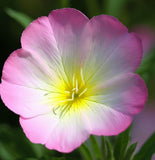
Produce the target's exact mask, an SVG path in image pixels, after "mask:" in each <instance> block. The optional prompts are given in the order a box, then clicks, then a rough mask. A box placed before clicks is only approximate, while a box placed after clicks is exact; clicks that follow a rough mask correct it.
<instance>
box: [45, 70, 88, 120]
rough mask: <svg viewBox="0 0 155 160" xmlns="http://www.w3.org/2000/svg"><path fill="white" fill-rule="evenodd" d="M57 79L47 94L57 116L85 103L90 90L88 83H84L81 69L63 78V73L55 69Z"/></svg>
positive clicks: (75, 109) (74, 109) (76, 108)
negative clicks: (68, 77) (69, 76)
mask: <svg viewBox="0 0 155 160" xmlns="http://www.w3.org/2000/svg"><path fill="white" fill-rule="evenodd" d="M57 73H58V76H59V80H58V82H56V85H55V87H54V88H52V89H51V91H50V92H49V94H48V99H50V105H52V111H53V113H54V114H55V115H58V116H59V117H62V116H64V115H65V114H66V113H68V111H69V112H73V111H77V110H78V109H79V108H80V107H84V106H85V105H86V103H85V102H86V99H87V98H88V96H89V94H90V91H89V90H88V84H86V82H85V79H84V76H83V70H82V69H81V70H80V71H78V72H76V73H74V74H73V75H72V78H70V79H67V78H65V77H64V76H65V75H64V74H63V73H61V72H60V71H59V70H57Z"/></svg>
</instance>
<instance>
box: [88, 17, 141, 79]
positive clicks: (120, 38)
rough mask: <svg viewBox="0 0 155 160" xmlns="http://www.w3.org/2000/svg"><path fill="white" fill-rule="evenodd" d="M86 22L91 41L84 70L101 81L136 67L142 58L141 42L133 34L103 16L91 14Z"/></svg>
mask: <svg viewBox="0 0 155 160" xmlns="http://www.w3.org/2000/svg"><path fill="white" fill-rule="evenodd" d="M90 25H91V27H92V31H93V40H92V45H91V52H90V55H89V57H90V58H89V59H88V61H87V63H86V65H85V68H86V69H85V72H87V70H90V71H89V72H93V74H94V77H96V79H100V80H101V81H103V80H109V79H110V78H112V77H114V76H116V75H118V74H122V73H127V72H133V71H135V70H136V69H137V67H138V66H139V65H140V62H141V58H142V44H141V41H140V40H139V38H138V37H137V36H136V35H135V34H134V33H128V30H127V28H126V27H125V26H124V25H123V24H121V23H120V22H119V21H118V20H117V19H116V18H114V17H112V16H107V15H101V16H97V17H93V18H92V19H91V20H90ZM92 66H93V67H92ZM88 79H89V78H88Z"/></svg>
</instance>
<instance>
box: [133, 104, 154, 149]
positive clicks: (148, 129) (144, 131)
mask: <svg viewBox="0 0 155 160" xmlns="http://www.w3.org/2000/svg"><path fill="white" fill-rule="evenodd" d="M154 122H155V104H149V105H146V106H145V108H144V110H143V111H142V112H141V113H140V114H138V115H136V116H135V118H134V121H133V125H132V130H131V143H135V142H138V144H137V145H138V146H137V148H136V150H139V149H140V147H141V146H142V145H143V144H144V142H145V141H146V140H147V139H148V138H149V137H150V136H151V135H152V134H153V133H154V132H155V125H154Z"/></svg>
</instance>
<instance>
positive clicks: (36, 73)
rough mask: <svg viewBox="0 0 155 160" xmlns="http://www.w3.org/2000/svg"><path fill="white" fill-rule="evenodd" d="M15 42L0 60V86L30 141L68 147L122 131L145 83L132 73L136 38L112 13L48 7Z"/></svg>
mask: <svg viewBox="0 0 155 160" xmlns="http://www.w3.org/2000/svg"><path fill="white" fill-rule="evenodd" d="M21 45H22V48H21V49H18V50H16V51H14V52H13V53H12V54H11V55H10V56H9V58H8V59H7V60H6V62H5V64H4V68H3V73H2V83H1V85H0V93H1V98H2V100H3V102H4V103H5V105H6V106H7V107H8V108H9V109H10V110H12V111H13V112H15V113H16V114H18V115H20V124H21V126H22V128H23V131H24V132H25V134H26V136H27V137H28V138H29V139H30V141H32V142H33V143H41V144H44V145H45V146H46V147H47V148H49V149H55V150H58V151H60V152H71V151H73V150H74V149H75V148H77V147H79V146H80V145H81V144H82V143H83V142H84V141H85V140H86V139H87V138H88V137H89V135H90V134H94V135H105V136H110V135H117V134H119V133H120V132H122V131H124V130H125V129H126V128H127V127H128V126H129V125H130V124H131V122H132V119H133V116H134V115H135V114H137V113H139V112H140V111H141V110H142V108H143V107H144V104H145V102H146V98H147V89H146V86H145V83H144V82H143V80H142V79H141V78H140V77H139V76H138V75H137V74H134V73H133V72H134V71H135V70H136V69H137V67H138V66H139V65H140V62H141V58H142V45H141V41H140V40H139V39H138V37H137V36H136V35H135V34H134V33H128V30H127V28H126V27H125V26H124V25H123V24H121V23H120V22H119V21H118V20H117V19H116V18H114V17H112V16H108V15H100V16H96V17H93V18H92V19H90V20H89V19H88V18H87V17H86V16H85V15H83V14H82V13H81V12H80V11H78V10H76V9H71V8H65V9H58V10H54V11H52V12H51V13H50V14H49V16H48V17H45V16H44V17H40V18H38V19H37V20H35V21H33V22H32V23H31V24H30V25H29V26H28V27H27V28H26V29H25V30H24V32H23V34H22V37H21Z"/></svg>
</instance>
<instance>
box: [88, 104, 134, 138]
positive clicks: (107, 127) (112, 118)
mask: <svg viewBox="0 0 155 160" xmlns="http://www.w3.org/2000/svg"><path fill="white" fill-rule="evenodd" d="M85 113H86V114H85V120H86V123H87V125H88V126H89V132H90V134H95V135H104V136H111V135H117V134H119V133H121V132H122V131H124V130H125V129H126V128H127V127H128V126H129V125H130V124H131V122H132V116H129V115H126V114H123V113H121V112H118V111H116V110H114V109H112V108H111V107H108V106H106V105H103V104H100V103H97V102H90V103H89V105H88V108H87V109H86V111H85Z"/></svg>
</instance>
